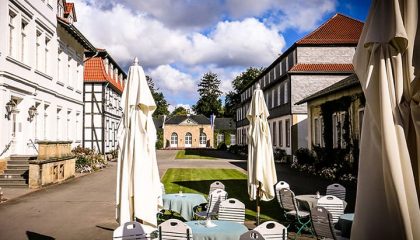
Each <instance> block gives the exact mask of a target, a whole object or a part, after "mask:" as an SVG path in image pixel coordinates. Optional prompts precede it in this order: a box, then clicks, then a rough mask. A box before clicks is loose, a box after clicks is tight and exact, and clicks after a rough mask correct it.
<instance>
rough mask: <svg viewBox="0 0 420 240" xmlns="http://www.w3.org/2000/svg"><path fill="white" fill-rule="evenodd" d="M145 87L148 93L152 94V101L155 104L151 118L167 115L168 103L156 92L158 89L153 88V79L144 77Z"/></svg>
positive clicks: (160, 93)
mask: <svg viewBox="0 0 420 240" xmlns="http://www.w3.org/2000/svg"><path fill="white" fill-rule="evenodd" d="M146 80H147V85H149V88H150V92H151V93H152V96H153V99H154V100H155V103H156V110H155V112H154V113H153V117H157V116H162V115H168V114H169V110H168V106H169V104H168V102H167V101H166V99H165V96H164V95H163V93H162V92H158V90H159V89H156V88H155V83H154V82H153V79H152V78H151V77H149V76H146Z"/></svg>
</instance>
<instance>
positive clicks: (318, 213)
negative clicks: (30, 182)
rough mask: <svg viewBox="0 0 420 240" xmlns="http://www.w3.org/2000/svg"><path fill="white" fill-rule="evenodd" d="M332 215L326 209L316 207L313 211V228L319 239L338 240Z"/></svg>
mask: <svg viewBox="0 0 420 240" xmlns="http://www.w3.org/2000/svg"><path fill="white" fill-rule="evenodd" d="M331 219H332V216H331V213H329V212H328V210H327V209H325V208H324V207H320V206H316V207H314V208H312V209H311V221H312V227H313V229H314V231H315V234H316V236H317V238H318V239H320V238H329V239H336V236H335V233H334V228H333V223H332V221H331Z"/></svg>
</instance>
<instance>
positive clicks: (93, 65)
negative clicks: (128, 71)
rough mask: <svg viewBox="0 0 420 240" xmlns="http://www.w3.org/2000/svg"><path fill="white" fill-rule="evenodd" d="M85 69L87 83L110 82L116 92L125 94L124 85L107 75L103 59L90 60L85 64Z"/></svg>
mask: <svg viewBox="0 0 420 240" xmlns="http://www.w3.org/2000/svg"><path fill="white" fill-rule="evenodd" d="M84 67H85V70H84V81H85V82H109V83H110V84H111V86H112V87H113V88H114V89H115V90H116V91H118V92H119V93H122V92H123V90H124V84H123V83H120V82H119V81H118V80H117V79H114V77H113V76H111V75H108V74H107V73H106V71H105V66H104V63H103V61H102V58H101V57H94V58H90V59H89V60H87V61H86V62H85V66H84Z"/></svg>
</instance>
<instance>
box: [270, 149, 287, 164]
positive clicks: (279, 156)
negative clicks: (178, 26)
mask: <svg viewBox="0 0 420 240" xmlns="http://www.w3.org/2000/svg"><path fill="white" fill-rule="evenodd" d="M273 155H274V160H276V161H282V160H283V158H284V157H285V156H286V155H287V154H286V151H285V150H284V149H280V148H275V149H273Z"/></svg>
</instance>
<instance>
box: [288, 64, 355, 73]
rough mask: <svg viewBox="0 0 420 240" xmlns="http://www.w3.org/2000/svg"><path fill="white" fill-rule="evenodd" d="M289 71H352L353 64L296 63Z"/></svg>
mask: <svg viewBox="0 0 420 240" xmlns="http://www.w3.org/2000/svg"><path fill="white" fill-rule="evenodd" d="M289 72H343V73H346V72H354V69H353V64H304V63H301V64H296V65H295V66H293V67H292V68H291V69H290V70H289Z"/></svg>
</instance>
